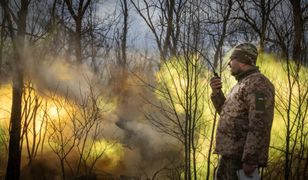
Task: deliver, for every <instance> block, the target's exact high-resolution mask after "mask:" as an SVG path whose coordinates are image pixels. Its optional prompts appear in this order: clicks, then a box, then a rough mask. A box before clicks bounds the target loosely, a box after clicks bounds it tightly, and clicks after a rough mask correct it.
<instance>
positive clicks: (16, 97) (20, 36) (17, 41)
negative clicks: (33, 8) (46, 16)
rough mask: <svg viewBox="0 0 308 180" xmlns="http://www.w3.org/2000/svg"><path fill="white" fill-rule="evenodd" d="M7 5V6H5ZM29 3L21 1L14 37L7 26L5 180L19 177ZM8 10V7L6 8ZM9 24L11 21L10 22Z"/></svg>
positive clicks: (25, 0)
mask: <svg viewBox="0 0 308 180" xmlns="http://www.w3.org/2000/svg"><path fill="white" fill-rule="evenodd" d="M6 5H7V4H6ZM28 5H29V1H27V0H22V1H21V7H20V10H19V12H18V13H17V14H18V20H17V36H14V33H13V29H12V24H10V25H9V27H10V29H9V31H10V32H11V37H12V38H13V46H14V51H15V58H14V59H13V63H12V64H13V98H12V110H11V119H10V140H9V157H8V165H7V169H6V177H5V179H6V180H15V179H19V177H20V161H21V145H20V133H21V109H22V93H23V66H22V59H21V58H22V52H23V49H24V44H25V42H24V41H25V35H26V19H27V14H28ZM6 8H7V10H8V8H9V7H8V5H7V6H6ZM10 22H11V21H10Z"/></svg>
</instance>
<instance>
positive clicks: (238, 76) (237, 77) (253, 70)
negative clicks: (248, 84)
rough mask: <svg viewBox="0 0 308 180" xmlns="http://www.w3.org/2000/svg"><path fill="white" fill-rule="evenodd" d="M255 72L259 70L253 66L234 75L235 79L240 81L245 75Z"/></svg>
mask: <svg viewBox="0 0 308 180" xmlns="http://www.w3.org/2000/svg"><path fill="white" fill-rule="evenodd" d="M256 72H260V70H259V68H258V67H253V68H251V69H248V70H247V71H244V72H242V73H240V74H238V75H235V76H234V77H235V79H236V80H237V81H240V80H242V79H244V78H245V77H247V76H249V75H250V74H253V73H256Z"/></svg>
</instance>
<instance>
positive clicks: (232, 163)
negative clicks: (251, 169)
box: [215, 156, 242, 180]
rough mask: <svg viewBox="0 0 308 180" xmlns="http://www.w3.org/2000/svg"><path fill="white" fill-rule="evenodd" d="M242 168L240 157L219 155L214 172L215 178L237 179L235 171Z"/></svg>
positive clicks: (220, 179) (217, 179) (221, 179)
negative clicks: (233, 157)
mask: <svg viewBox="0 0 308 180" xmlns="http://www.w3.org/2000/svg"><path fill="white" fill-rule="evenodd" d="M241 168H242V162H241V160H240V159H232V158H228V157H226V156H221V157H220V158H219V161H218V167H217V171H216V174H215V180H237V175H236V171H237V170H239V169H241Z"/></svg>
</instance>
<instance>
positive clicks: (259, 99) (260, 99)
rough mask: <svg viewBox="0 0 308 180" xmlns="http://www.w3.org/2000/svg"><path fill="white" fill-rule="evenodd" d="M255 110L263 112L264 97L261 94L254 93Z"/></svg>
mask: <svg viewBox="0 0 308 180" xmlns="http://www.w3.org/2000/svg"><path fill="white" fill-rule="evenodd" d="M255 95H256V110H257V111H264V110H265V96H264V94H263V93H261V92H256V94H255Z"/></svg>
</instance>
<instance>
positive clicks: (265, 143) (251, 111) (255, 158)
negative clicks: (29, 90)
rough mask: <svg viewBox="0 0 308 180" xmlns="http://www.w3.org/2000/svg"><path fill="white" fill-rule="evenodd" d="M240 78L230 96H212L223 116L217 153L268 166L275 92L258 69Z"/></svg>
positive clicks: (218, 134)
mask: <svg viewBox="0 0 308 180" xmlns="http://www.w3.org/2000/svg"><path fill="white" fill-rule="evenodd" d="M237 79H238V83H237V84H236V85H235V86H234V87H233V88H232V90H231V92H230V93H229V94H228V95H227V97H225V96H224V94H223V93H222V92H221V93H218V94H216V95H212V96H211V99H212V102H213V104H214V106H215V108H216V110H217V111H218V113H219V114H220V119H219V122H218V125H217V130H216V147H215V150H214V153H217V154H220V155H223V156H228V157H233V158H239V159H241V161H242V162H246V163H249V164H257V165H259V166H266V165H267V159H268V149H269V143H270V131H271V127H272V121H273V114H274V97H275V89H274V86H273V85H272V83H271V82H270V81H269V80H268V79H267V78H266V77H265V76H264V75H262V74H261V73H260V72H259V70H258V69H257V68H255V69H253V70H251V71H249V72H246V73H245V74H244V75H241V76H240V77H237Z"/></svg>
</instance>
